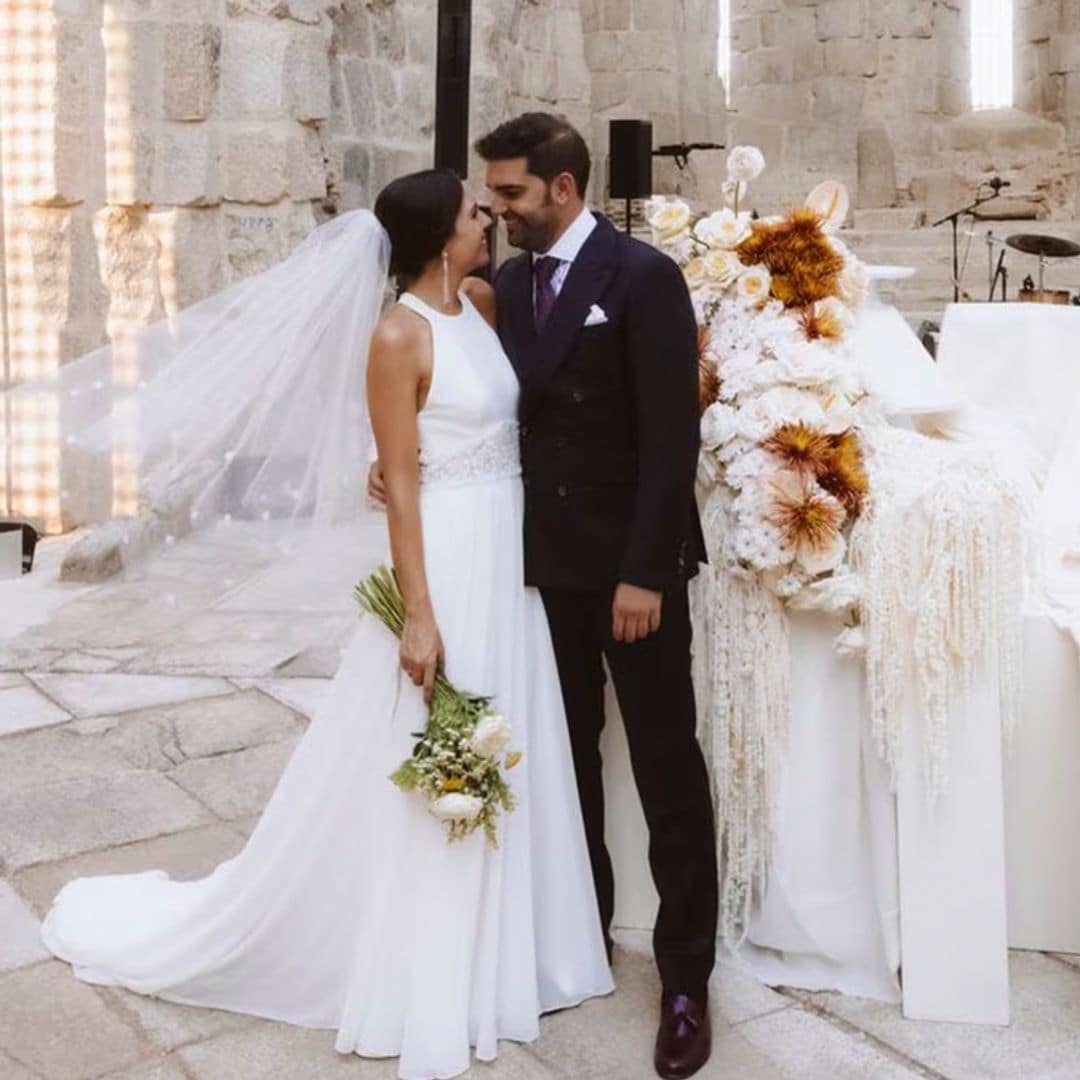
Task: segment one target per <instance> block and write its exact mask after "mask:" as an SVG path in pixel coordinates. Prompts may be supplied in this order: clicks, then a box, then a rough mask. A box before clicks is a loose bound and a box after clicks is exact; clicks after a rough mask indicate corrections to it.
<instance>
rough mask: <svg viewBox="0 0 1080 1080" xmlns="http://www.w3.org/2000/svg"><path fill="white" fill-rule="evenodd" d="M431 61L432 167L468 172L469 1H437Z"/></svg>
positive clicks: (470, 5) (470, 26) (470, 21)
mask: <svg viewBox="0 0 1080 1080" xmlns="http://www.w3.org/2000/svg"><path fill="white" fill-rule="evenodd" d="M438 28H439V30H438V38H439V51H438V57H437V59H436V61H435V166H436V168H440V169H453V170H454V172H456V173H457V174H458V176H460V177H462V179H464V178H465V177H466V176H467V175H468V172H469V70H470V66H471V62H472V0H439V9H438Z"/></svg>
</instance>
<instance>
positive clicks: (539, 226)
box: [503, 196, 559, 254]
mask: <svg viewBox="0 0 1080 1080" xmlns="http://www.w3.org/2000/svg"><path fill="white" fill-rule="evenodd" d="M553 208H554V203H553V202H552V200H551V197H550V196H549V197H548V199H547V201H546V202H545V203H544V205H543V206H542V207H541V208H540V209H539V210H534V211H532V212H531V213H529V214H509V213H508V214H503V221H504V222H505V223H506V237H507V239H508V240H509V241H510V243H511V244H512V245H513V246H514V247H516V248H520V249H521V250H522V251H535V252H538V253H541V254H542V253H543V252H545V251H547V250H548V248H550V247H551V245H552V244H553V243H554V242H555V237H556V235H557V234H558V231H559V226H558V222H557V221H556V220H555V215H554V209H553Z"/></svg>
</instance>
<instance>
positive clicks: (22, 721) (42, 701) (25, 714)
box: [0, 684, 71, 735]
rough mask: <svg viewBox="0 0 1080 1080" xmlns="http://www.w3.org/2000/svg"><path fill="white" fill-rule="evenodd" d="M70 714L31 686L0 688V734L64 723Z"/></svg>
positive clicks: (69, 717)
mask: <svg viewBox="0 0 1080 1080" xmlns="http://www.w3.org/2000/svg"><path fill="white" fill-rule="evenodd" d="M70 719H71V715H70V714H69V713H67V712H65V711H64V710H63V709H61V708H60V706H59V705H57V704H55V703H54V702H52V701H50V700H49V699H48V698H47V697H46V696H45V695H44V694H42V693H39V692H38V691H37V690H36V689H35V688H34V687H33V686H28V685H25V684H23V685H20V686H9V687H8V688H7V689H0V735H12V734H14V733H16V732H19V731H33V730H34V729H35V728H42V727H51V726H52V725H54V724H66V723H67V722H68V721H69V720H70Z"/></svg>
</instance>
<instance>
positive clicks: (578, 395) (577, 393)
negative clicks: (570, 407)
mask: <svg viewBox="0 0 1080 1080" xmlns="http://www.w3.org/2000/svg"><path fill="white" fill-rule="evenodd" d="M571 396H572V397H573V399H574V401H575V403H576V404H578V405H580V404H581V403H582V402H583V401H584V400H585V395H584V394H583V393H582V392H581V391H580V390H575V391H574V393H573V394H572V395H571Z"/></svg>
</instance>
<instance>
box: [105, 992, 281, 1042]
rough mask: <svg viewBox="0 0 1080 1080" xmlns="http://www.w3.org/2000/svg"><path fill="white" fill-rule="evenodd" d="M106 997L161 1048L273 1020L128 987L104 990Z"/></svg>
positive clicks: (201, 1039)
mask: <svg viewBox="0 0 1080 1080" xmlns="http://www.w3.org/2000/svg"><path fill="white" fill-rule="evenodd" d="M102 993H104V994H105V996H106V998H107V999H108V1000H109V1001H110V1002H111V1003H112V1004H113V1005H114V1006H115V1008H116V1010H117V1011H118V1012H119V1013H121V1014H127V1015H128V1016H129V1017H130V1018H131V1020H132V1022H133V1023H134V1024H135V1025H136V1026H137V1027H138V1028H139V1029H140V1030H141V1031H142V1033H143V1034H144V1035H145V1036H146V1037H147V1038H148V1039H149V1040H150V1042H152V1043H153V1044H154V1046H156V1047H158V1048H159V1049H160V1050H161V1051H164V1052H166V1053H167V1052H169V1051H171V1050H175V1049H176V1048H177V1047H179V1046H186V1045H189V1044H191V1043H197V1042H202V1041H204V1040H205V1039H209V1038H213V1037H214V1036H215V1035H221V1034H223V1033H224V1032H227V1031H238V1030H240V1029H241V1028H250V1027H255V1026H259V1025H265V1026H269V1025H270V1021H268V1020H259V1019H257V1018H256V1017H251V1016H240V1015H238V1014H237V1013H230V1012H223V1011H222V1010H220V1009H197V1008H191V1007H188V1006H185V1005H174V1004H172V1002H169V1001H160V1000H158V999H157V998H152V997H146V996H144V995H142V994H134V993H131V992H130V991H128V990H119V989H109V990H104V991H102Z"/></svg>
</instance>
